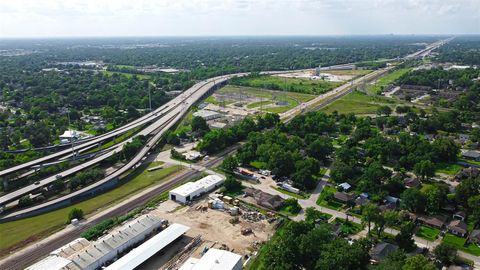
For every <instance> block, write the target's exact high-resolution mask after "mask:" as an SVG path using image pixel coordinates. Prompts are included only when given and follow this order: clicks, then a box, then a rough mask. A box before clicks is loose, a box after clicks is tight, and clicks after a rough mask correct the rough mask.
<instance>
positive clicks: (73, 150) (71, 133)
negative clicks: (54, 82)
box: [67, 108, 75, 160]
mask: <svg viewBox="0 0 480 270" xmlns="http://www.w3.org/2000/svg"><path fill="white" fill-rule="evenodd" d="M67 117H68V131H69V132H70V145H71V147H72V159H73V160H75V149H74V141H73V131H72V130H71V129H70V124H71V123H70V108H68V111H67Z"/></svg>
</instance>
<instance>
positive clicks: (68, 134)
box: [59, 130, 80, 142]
mask: <svg viewBox="0 0 480 270" xmlns="http://www.w3.org/2000/svg"><path fill="white" fill-rule="evenodd" d="M59 138H60V141H61V142H70V141H73V140H77V139H78V138H80V134H78V132H77V131H75V130H65V132H64V133H63V134H62V135H60V136H59Z"/></svg>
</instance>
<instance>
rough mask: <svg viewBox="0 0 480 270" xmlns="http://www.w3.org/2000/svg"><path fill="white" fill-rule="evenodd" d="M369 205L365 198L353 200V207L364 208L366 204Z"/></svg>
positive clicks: (359, 197) (360, 197)
mask: <svg viewBox="0 0 480 270" xmlns="http://www.w3.org/2000/svg"><path fill="white" fill-rule="evenodd" d="M368 203H370V200H369V199H368V198H366V197H363V196H358V197H357V198H356V199H355V205H356V206H364V205H366V204H368Z"/></svg>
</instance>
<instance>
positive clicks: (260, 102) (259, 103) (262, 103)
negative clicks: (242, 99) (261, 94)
mask: <svg viewBox="0 0 480 270" xmlns="http://www.w3.org/2000/svg"><path fill="white" fill-rule="evenodd" d="M272 103H273V102H271V101H259V102H253V103H250V104H248V105H247V108H249V109H253V108H257V107H261V106H266V105H270V104H272Z"/></svg>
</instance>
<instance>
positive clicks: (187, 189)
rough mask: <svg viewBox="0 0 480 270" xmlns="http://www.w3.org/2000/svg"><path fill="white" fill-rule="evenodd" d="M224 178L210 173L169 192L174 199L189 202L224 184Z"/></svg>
mask: <svg viewBox="0 0 480 270" xmlns="http://www.w3.org/2000/svg"><path fill="white" fill-rule="evenodd" d="M223 182H224V180H223V178H222V177H220V176H218V175H209V176H205V177H204V178H202V179H200V180H198V181H196V182H188V183H185V184H183V185H181V186H179V187H177V188H176V189H173V190H171V191H170V192H169V197H170V199H171V200H173V201H177V202H180V203H187V202H190V201H192V200H193V199H194V198H196V197H199V196H201V195H203V194H205V193H207V192H210V191H212V190H214V189H216V188H218V187H219V186H221V185H222V184H223Z"/></svg>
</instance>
